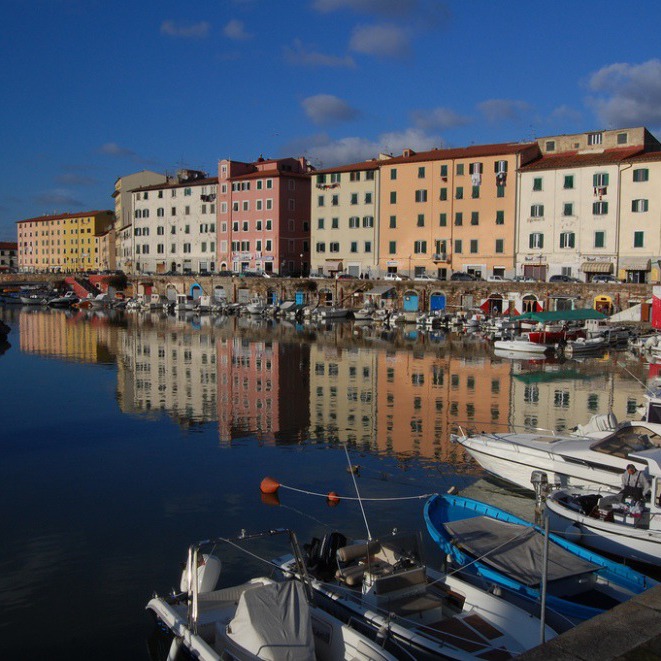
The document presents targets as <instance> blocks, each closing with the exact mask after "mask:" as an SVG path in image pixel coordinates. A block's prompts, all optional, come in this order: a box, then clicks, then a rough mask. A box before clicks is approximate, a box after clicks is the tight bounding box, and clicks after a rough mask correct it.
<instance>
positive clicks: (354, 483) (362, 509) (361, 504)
mask: <svg viewBox="0 0 661 661" xmlns="http://www.w3.org/2000/svg"><path fill="white" fill-rule="evenodd" d="M343 445H344V453H345V454H346V455H347V464H349V473H351V479H352V480H353V488H354V489H355V490H356V496H358V504H359V505H360V511H361V512H362V514H363V521H364V522H365V529H366V530H367V541H368V542H371V541H372V533H371V532H370V527H369V524H368V523H367V516H366V515H365V508H364V507H363V501H362V500H361V498H360V491H358V483H357V482H356V475H355V474H354V472H353V471H352V470H351V460H350V459H349V450H347V444H346V443H343Z"/></svg>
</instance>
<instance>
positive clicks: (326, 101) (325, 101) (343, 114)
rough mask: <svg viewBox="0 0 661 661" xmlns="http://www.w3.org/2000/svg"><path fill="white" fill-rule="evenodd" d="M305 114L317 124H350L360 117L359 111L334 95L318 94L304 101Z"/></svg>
mask: <svg viewBox="0 0 661 661" xmlns="http://www.w3.org/2000/svg"><path fill="white" fill-rule="evenodd" d="M302 105H303V109H304V110H305V114H306V115H307V116H308V117H309V118H310V119H311V120H312V121H313V122H314V123H315V124H329V123H333V122H348V121H350V120H352V119H355V118H356V117H358V116H359V115H360V113H359V112H358V110H356V109H355V108H352V107H351V106H350V105H349V104H348V103H347V102H346V101H343V100H342V99H340V98H338V97H337V96H333V95H332V94H317V95H316V96H309V97H307V98H306V99H303V101H302Z"/></svg>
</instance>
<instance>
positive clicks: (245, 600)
mask: <svg viewBox="0 0 661 661" xmlns="http://www.w3.org/2000/svg"><path fill="white" fill-rule="evenodd" d="M228 636H229V637H230V638H231V639H232V640H233V641H234V642H235V643H236V644H237V645H240V646H241V647H243V648H244V649H246V650H248V651H249V652H250V653H252V654H255V655H257V656H259V658H260V659H270V660H271V661H298V660H300V661H304V660H305V661H307V660H308V659H314V658H315V652H314V637H313V633H312V618H311V615H310V606H309V604H308V601H307V599H306V596H305V588H304V587H303V585H302V584H301V583H299V582H297V581H287V582H284V583H272V584H270V585H264V586H260V587H257V588H253V589H250V590H246V592H244V593H243V594H242V595H241V598H240V599H239V604H238V606H237V609H236V614H235V615H234V619H233V620H232V621H231V622H230V626H229V630H228Z"/></svg>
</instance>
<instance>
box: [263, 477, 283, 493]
mask: <svg viewBox="0 0 661 661" xmlns="http://www.w3.org/2000/svg"><path fill="white" fill-rule="evenodd" d="M279 488H280V483H279V482H278V481H277V480H274V479H273V478H272V477H265V478H264V479H263V480H262V483H261V484H260V485H259V489H260V491H261V492H262V493H277V492H278V489H279Z"/></svg>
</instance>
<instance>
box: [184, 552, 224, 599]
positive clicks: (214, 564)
mask: <svg viewBox="0 0 661 661" xmlns="http://www.w3.org/2000/svg"><path fill="white" fill-rule="evenodd" d="M191 558H192V555H190V554H189V556H188V560H187V561H186V566H185V567H184V570H183V572H182V573H181V582H180V584H179V589H180V590H181V592H189V589H188V588H189V585H188V580H189V578H188V577H189V576H191V577H192V573H191V571H190V568H191V567H190V563H191ZM197 558H198V563H197V565H198V566H197V591H198V593H199V594H203V593H205V592H213V590H214V589H215V587H216V584H217V583H218V579H219V578H220V570H221V567H222V565H221V562H220V558H218V557H216V556H215V555H211V554H207V553H199V554H198V556H197Z"/></svg>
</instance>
